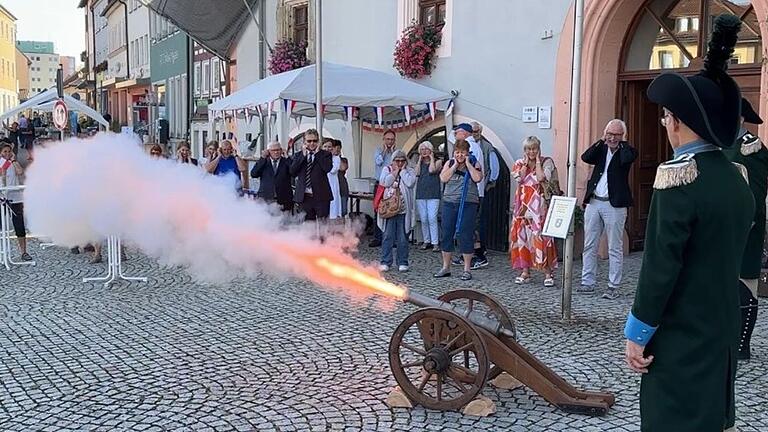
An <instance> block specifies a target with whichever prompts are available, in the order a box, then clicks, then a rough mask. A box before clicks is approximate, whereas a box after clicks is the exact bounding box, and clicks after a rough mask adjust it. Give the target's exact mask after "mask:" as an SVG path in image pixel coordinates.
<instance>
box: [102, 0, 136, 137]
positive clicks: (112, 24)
mask: <svg viewBox="0 0 768 432" xmlns="http://www.w3.org/2000/svg"><path fill="white" fill-rule="evenodd" d="M101 14H102V16H104V17H105V18H106V19H107V27H106V32H107V53H108V54H107V64H106V71H105V74H104V78H103V81H102V87H103V89H104V90H105V91H106V92H107V105H106V106H107V112H108V113H109V114H110V115H111V116H112V121H113V122H114V123H116V125H119V126H121V127H122V126H127V125H128V124H129V109H128V105H129V104H128V91H127V90H125V89H124V88H121V87H120V86H118V84H121V83H122V82H123V81H126V80H127V79H128V76H129V73H130V70H129V69H130V65H129V63H128V55H129V53H128V27H127V22H128V6H127V5H126V4H125V3H123V2H121V1H119V0H109V1H108V2H107V4H106V6H105V7H104V10H103V11H102V13H101Z"/></svg>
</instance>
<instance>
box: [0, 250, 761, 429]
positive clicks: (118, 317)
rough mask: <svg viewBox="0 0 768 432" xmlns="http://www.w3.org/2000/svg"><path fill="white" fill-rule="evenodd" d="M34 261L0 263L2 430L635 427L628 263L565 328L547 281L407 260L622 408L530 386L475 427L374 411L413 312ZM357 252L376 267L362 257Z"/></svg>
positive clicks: (62, 259)
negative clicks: (617, 290) (495, 314)
mask: <svg viewBox="0 0 768 432" xmlns="http://www.w3.org/2000/svg"><path fill="white" fill-rule="evenodd" d="M32 251H33V253H34V254H35V255H36V258H37V260H38V266H37V267H22V268H14V269H12V270H11V271H10V272H8V271H5V270H4V269H2V270H0V286H1V287H2V289H0V317H1V318H2V319H0V347H1V348H0V383H1V385H2V388H0V430H8V431H26V430H30V431H31V430H35V431H37V430H42V431H66V430H103V431H115V430H146V431H162V430H200V431H206V430H208V431H247V430H265V431H267V430H269V431H305V430H312V431H314V430H317V431H325V430H334V431H336V430H344V431H360V430H365V431H387V430H403V431H407V430H414V431H416V430H429V431H460V430H461V431H466V430H504V431H587V432H588V431H637V430H639V424H638V414H639V413H638V390H639V377H638V376H637V375H636V374H633V373H631V372H630V371H629V370H628V369H627V368H626V367H625V365H624V362H623V357H622V354H623V337H622V328H623V323H624V318H625V316H626V314H627V312H628V310H629V308H630V306H631V301H632V288H633V282H634V280H636V277H637V272H638V268H639V262H640V257H639V256H638V255H634V256H631V257H630V258H629V259H628V260H627V262H626V268H627V271H626V273H625V274H626V283H625V284H624V287H622V291H623V294H622V296H621V298H620V299H618V300H615V301H609V300H603V299H601V298H599V296H592V297H583V296H578V295H574V302H573V310H574V316H575V320H574V322H573V323H572V324H569V325H566V324H564V323H563V322H561V321H560V319H559V316H560V312H559V307H560V306H559V305H560V291H559V289H557V288H544V287H543V286H542V279H541V276H540V275H537V276H535V277H534V279H533V281H532V282H531V283H530V284H528V285H524V286H515V285H514V284H512V282H511V281H512V279H513V278H514V276H515V274H514V273H513V272H512V270H511V269H510V268H509V265H508V263H507V261H506V258H505V257H504V256H502V255H492V256H491V260H492V264H491V266H490V267H489V268H487V269H484V270H480V271H476V272H474V275H475V279H474V280H473V281H471V282H461V281H459V280H458V278H453V279H448V280H445V279H444V280H440V281H438V282H436V281H434V280H433V279H432V278H431V276H430V275H431V272H433V271H435V270H437V267H438V260H439V258H438V254H436V253H432V252H417V251H413V253H412V271H411V272H409V273H405V274H398V273H396V272H395V273H392V274H390V275H389V276H388V277H390V278H391V279H393V280H397V281H401V282H403V283H405V284H406V285H408V286H410V287H412V288H413V289H415V290H418V291H419V292H422V293H425V294H428V295H432V296H437V295H439V294H441V293H443V292H445V291H448V290H450V289H455V288H465V287H471V288H475V289H479V290H482V291H484V292H487V293H489V294H491V295H493V296H495V297H496V298H497V299H499V300H500V301H501V302H502V303H503V304H505V305H506V306H507V307H508V308H509V310H510V311H511V313H512V315H513V316H514V318H515V320H516V324H517V327H518V331H519V338H520V340H521V343H522V344H523V345H524V346H525V347H527V348H528V349H529V350H530V351H532V352H533V353H534V354H535V355H537V356H538V357H539V358H540V359H541V360H543V361H544V362H545V363H546V364H548V365H549V366H550V367H552V368H553V369H555V370H556V371H557V372H558V373H560V374H561V375H562V376H563V377H565V378H566V379H567V380H569V381H570V382H572V383H573V384H575V385H576V386H577V387H581V388H584V389H601V390H610V391H612V392H614V393H615V394H616V400H617V402H616V405H615V406H614V407H613V408H612V409H611V411H610V413H609V414H608V415H607V416H605V417H599V418H593V417H585V416H580V415H572V414H570V415H569V414H565V413H563V412H561V411H558V410H557V409H555V408H554V407H552V406H551V405H549V404H548V403H547V402H546V401H544V400H543V399H542V398H541V397H539V396H537V395H536V394H534V393H532V392H531V391H529V390H527V389H524V388H523V389H518V390H515V391H511V392H510V391H501V390H495V389H493V388H491V387H488V388H486V389H485V391H484V394H485V395H486V396H488V397H490V398H491V399H493V400H494V401H496V403H497V410H498V411H497V413H496V414H495V415H493V416H492V417H488V418H473V417H465V416H462V415H461V414H459V413H456V412H437V411H430V410H425V409H423V408H420V407H417V408H415V409H413V410H410V411H408V410H404V409H396V410H390V409H389V408H388V407H387V406H386V405H385V404H384V400H385V398H386V396H387V394H388V392H389V390H390V389H391V388H392V387H393V386H394V385H395V382H394V379H393V378H392V375H391V373H390V371H389V366H388V361H387V345H388V342H389V337H390V335H391V334H392V332H393V330H394V328H395V327H396V326H397V324H399V322H400V321H401V320H402V319H403V318H405V316H406V315H407V314H409V313H411V312H413V311H414V310H416V308H415V307H413V306H410V305H392V306H391V307H389V308H382V307H381V306H380V305H376V304H374V303H373V302H371V303H362V304H361V303H360V302H350V301H345V300H342V299H341V298H339V297H338V296H336V295H333V294H330V293H327V292H325V291H322V290H320V289H318V288H317V287H315V286H314V285H312V284H310V283H306V282H301V281H294V280H282V281H281V280H275V279H274V278H270V277H266V276H263V277H258V278H256V279H254V280H240V281H237V282H235V283H233V284H230V285H228V286H210V285H200V284H195V283H193V282H192V281H191V280H190V278H189V277H188V276H186V275H184V274H181V273H178V272H176V271H174V270H172V269H164V268H159V267H158V265H157V264H155V263H154V262H152V261H150V260H148V259H146V258H144V257H141V256H138V255H137V254H136V253H132V254H131V255H132V259H131V260H130V261H128V262H127V263H126V264H125V267H126V273H127V274H131V275H146V276H149V278H150V280H149V282H148V283H146V284H142V283H130V284H125V283H122V284H116V285H113V286H111V287H109V288H105V287H103V286H102V285H101V284H83V283H81V279H82V278H83V277H88V276H99V275H100V274H102V273H103V272H104V271H105V267H104V265H88V264H86V263H85V261H86V258H85V257H84V256H82V255H80V256H73V255H70V254H69V253H68V252H67V251H64V250H61V249H48V250H45V251H41V250H40V249H39V248H37V246H33V249H32ZM362 258H363V259H365V260H371V261H375V260H376V258H377V257H376V255H375V251H372V250H368V249H366V250H364V251H363V252H362ZM604 267H606V266H605V265H604V264H601V268H604ZM577 270H578V268H577ZM601 277H603V278H604V277H605V275H604V274H603V275H601ZM558 280H559V278H558ZM603 286H604V285H603ZM761 306H762V307H763V308H764V309H763V310H764V311H765V310H768V302H765V301H764V300H761ZM766 313H767V312H763V313H762V315H761V320H760V322H759V324H758V327H757V329H756V332H755V339H754V352H753V357H754V359H753V360H752V361H751V362H749V363H744V364H742V365H741V366H740V370H739V378H738V383H737V384H738V400H737V403H738V413H739V424H738V425H739V430H740V431H763V430H768V412H766V411H767V408H768V397H767V396H766V394H765V389H766V388H768V378H766V374H765V371H766V366H767V365H768V362H767V361H766V359H768V348H767V347H766V346H767V345H768V344H767V343H768V340H767V339H768V337H767V336H768V318H765V314H766Z"/></svg>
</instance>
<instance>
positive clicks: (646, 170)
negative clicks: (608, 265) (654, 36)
mask: <svg viewBox="0 0 768 432" xmlns="http://www.w3.org/2000/svg"><path fill="white" fill-rule="evenodd" d="M650 83H651V81H650V80H639V81H628V82H624V83H622V84H623V85H622V87H623V94H624V97H623V102H624V103H623V107H622V112H623V114H624V115H623V117H624V118H625V119H626V120H625V121H626V123H627V126H628V127H627V128H628V138H627V139H628V141H629V143H630V144H631V145H632V146H634V147H635V148H636V149H637V160H636V161H635V163H634V164H633V166H632V171H631V172H630V178H629V185H630V188H631V189H632V195H633V197H634V206H633V207H632V208H630V209H629V212H628V214H627V234H628V236H629V243H630V244H629V246H630V249H631V250H642V248H643V243H644V240H645V227H646V222H647V220H648V210H649V209H650V206H651V196H652V195H653V181H654V179H655V178H656V168H657V167H658V166H659V164H661V163H662V162H664V161H667V160H669V159H670V158H671V155H672V149H671V148H670V147H669V144H668V141H667V137H666V132H665V130H664V128H663V127H662V126H661V121H660V118H661V116H662V109H661V107H659V106H658V105H656V104H655V103H653V102H651V101H649V100H648V97H647V96H646V94H645V91H646V90H647V89H648V85H649V84H650Z"/></svg>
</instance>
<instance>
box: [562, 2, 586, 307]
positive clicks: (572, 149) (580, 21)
mask: <svg viewBox="0 0 768 432" xmlns="http://www.w3.org/2000/svg"><path fill="white" fill-rule="evenodd" d="M573 15H574V19H573V70H572V72H571V117H570V121H569V125H568V129H569V130H568V132H569V137H568V196H569V197H575V196H576V156H577V151H578V148H579V143H578V140H579V105H580V98H581V45H582V37H583V35H584V0H576V3H575V5H574V8H573ZM573 229H574V226H573V223H571V229H570V230H569V231H568V237H567V238H566V239H565V257H563V261H564V264H565V269H563V293H562V299H561V314H562V319H563V320H566V321H568V320H570V319H571V294H572V289H573V286H572V285H573V246H574V244H573V242H574V238H573Z"/></svg>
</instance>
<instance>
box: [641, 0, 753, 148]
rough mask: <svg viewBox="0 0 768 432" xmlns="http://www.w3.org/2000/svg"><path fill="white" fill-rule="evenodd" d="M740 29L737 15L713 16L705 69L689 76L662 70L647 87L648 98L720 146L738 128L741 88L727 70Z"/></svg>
mask: <svg viewBox="0 0 768 432" xmlns="http://www.w3.org/2000/svg"><path fill="white" fill-rule="evenodd" d="M740 30H741V20H740V19H739V18H738V17H737V16H735V15H727V14H726V15H720V16H719V17H717V19H715V25H714V30H713V31H712V38H711V39H710V41H709V50H708V51H707V56H706V58H705V59H704V69H703V70H702V71H701V72H699V73H698V74H697V75H694V76H692V77H684V76H682V75H680V74H678V73H674V72H667V73H663V74H661V75H659V76H658V77H657V78H656V79H655V80H653V82H652V83H651V85H650V86H649V87H648V99H650V100H651V101H652V102H655V103H657V104H659V105H661V106H663V107H665V108H667V109H668V110H670V111H671V112H672V113H673V114H674V115H675V117H677V118H678V119H679V120H680V121H682V122H683V123H685V125H686V126H688V127H689V128H691V130H693V131H694V132H696V134H697V135H699V136H700V137H701V138H703V139H705V140H706V141H708V142H710V143H712V144H714V145H716V146H718V147H721V148H726V147H730V146H731V145H733V143H734V142H736V139H737V138H738V135H739V131H740V130H741V92H740V91H739V86H738V85H737V84H736V82H735V81H734V80H733V78H731V77H730V76H729V75H728V72H727V70H728V61H729V59H730V58H731V54H733V48H734V46H736V41H737V40H738V35H739V31H740Z"/></svg>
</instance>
